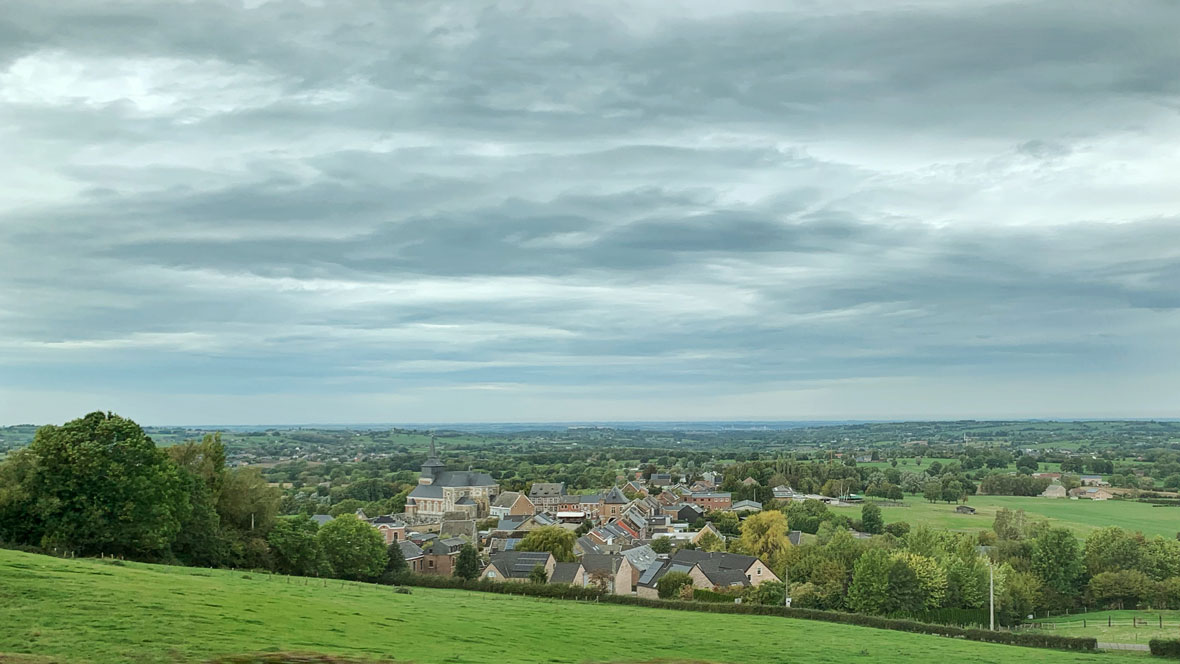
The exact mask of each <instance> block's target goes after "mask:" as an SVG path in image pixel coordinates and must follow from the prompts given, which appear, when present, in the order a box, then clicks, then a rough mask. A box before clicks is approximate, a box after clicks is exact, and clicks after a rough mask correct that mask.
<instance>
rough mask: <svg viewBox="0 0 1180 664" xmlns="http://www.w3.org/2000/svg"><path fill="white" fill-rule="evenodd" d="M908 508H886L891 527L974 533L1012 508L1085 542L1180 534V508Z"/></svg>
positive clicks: (912, 502)
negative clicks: (1126, 534)
mask: <svg viewBox="0 0 1180 664" xmlns="http://www.w3.org/2000/svg"><path fill="white" fill-rule="evenodd" d="M904 502H905V503H906V505H908V507H882V508H881V512H882V514H883V516H884V517H885V522H886V523H891V522H894V521H905V522H907V523H909V524H910V525H911V526H916V525H919V524H924V525H926V526H929V527H931V528H940V529H945V530H955V531H961V532H970V531H978V530H987V529H990V528H991V527H992V521H994V520H995V517H996V512H997V511H999V510H1000V509H1002V508H1005V507H1007V508H1008V509H1010V510H1017V509H1023V510H1024V511H1025V513H1026V514H1027V515H1029V516H1030V517H1032V518H1034V519H1048V520H1049V522H1050V523H1051V524H1053V525H1054V526H1063V527H1066V528H1069V529H1070V530H1072V531H1074V532H1075V533H1077V535H1078V536H1079V537H1082V538H1084V537H1085V536H1086V535H1088V534H1089V533H1091V532H1092V531H1094V530H1097V529H1098V528H1102V527H1104V526H1121V527H1123V528H1125V529H1127V530H1138V531H1140V532H1142V533H1143V534H1144V535H1147V536H1149V537H1151V536H1155V535H1160V536H1162V537H1167V538H1172V537H1175V536H1176V532H1177V531H1178V530H1180V508H1178V507H1153V506H1151V505H1149V504H1147V503H1137V502H1132V501H1122V500H1105V501H1091V500H1070V499H1068V498H1041V497H1039V496H1033V497H1025V496H971V499H970V500H969V501H968V502H967V503H966V504H967V505H968V506H970V507H974V508H975V510H976V512H975V514H959V513H958V512H956V511H955V505H954V504H947V503H944V502H939V503H930V502H927V501H926V500H925V499H923V498H922V497H921V496H917V497H915V496H909V497H907V498H906V499H905V501H904ZM834 509H836V510H837V512H838V513H845V514H850V515H852V513H853V512H855V513H857V514H859V511H860V507H859V506H854V507H842V508H834Z"/></svg>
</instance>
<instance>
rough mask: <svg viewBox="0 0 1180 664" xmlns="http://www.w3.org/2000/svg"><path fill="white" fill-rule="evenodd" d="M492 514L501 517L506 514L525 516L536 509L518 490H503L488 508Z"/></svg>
mask: <svg viewBox="0 0 1180 664" xmlns="http://www.w3.org/2000/svg"><path fill="white" fill-rule="evenodd" d="M489 511H490V513H491V515H492V516H494V517H496V518H497V519H503V518H504V517H506V516H527V515H529V514H532V513H534V512H536V511H537V508H536V506H535V505H533V501H531V500H529V497H528V496H526V495H524V494H523V493H520V492H518V491H505V492H504V493H502V494H500V495H499V496H496V499H495V500H494V501H492V505H491V507H490V508H489Z"/></svg>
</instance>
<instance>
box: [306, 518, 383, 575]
mask: <svg viewBox="0 0 1180 664" xmlns="http://www.w3.org/2000/svg"><path fill="white" fill-rule="evenodd" d="M316 540H318V541H319V543H320V547H321V548H322V549H323V550H324V556H325V557H326V558H327V559H328V563H329V564H330V565H331V566H332V570H333V571H334V572H335V574H336V576H338V577H340V578H342V579H352V580H354V581H367V580H370V579H375V578H377V577H378V576H380V575H381V573H382V572H383V571H385V563H386V553H385V538H383V537H382V536H381V533H379V532H377V529H376V528H374V527H372V526H370V525H369V524H367V523H365V522H364V521H361V520H360V519H358V518H357V517H356V515H353V514H342V515H340V516H338V517H336V518H335V519H332V520H331V521H329V522H328V523H326V524H324V527H323V528H320V530H319V533H317V534H316Z"/></svg>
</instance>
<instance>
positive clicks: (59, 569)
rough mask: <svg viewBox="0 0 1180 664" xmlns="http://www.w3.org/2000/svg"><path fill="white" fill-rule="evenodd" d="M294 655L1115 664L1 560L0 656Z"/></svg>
mask: <svg viewBox="0 0 1180 664" xmlns="http://www.w3.org/2000/svg"><path fill="white" fill-rule="evenodd" d="M262 651H270V652H275V651H303V652H309V651H314V652H321V653H330V654H337V655H352V656H366V657H384V658H389V659H397V660H399V661H414V662H421V663H425V662H457V663H468V664H478V663H484V662H486V663H489V664H491V663H496V664H500V663H504V662H525V663H532V664H541V663H543V662H556V663H560V662H622V661H627V662H636V661H648V660H655V659H659V660H661V661H670V660H682V659H689V660H694V661H699V662H704V661H708V662H730V663H733V664H739V663H746V662H749V663H751V664H754V663H758V664H762V663H764V662H791V663H792V664H847V663H848V662H883V663H885V664H903V663H904V664H912V663H913V662H989V663H991V664H1027V662H1029V661H1036V662H1045V663H1049V664H1056V663H1061V664H1064V663H1066V662H1095V663H1101V662H1114V661H1117V660H1118V659H1119V657H1120V656H1119V655H1117V654H1102V653H1094V654H1082V653H1070V652H1058V651H1052V650H1040V649H1029V648H1019V647H1015V646H1001V645H993V644H984V643H975V642H967V641H960V640H956V639H947V638H941V637H935V636H923V635H918V634H908V633H902V632H890V631H884V630H876V629H869V628H864V627H853V626H850V625H837V624H830V623H821V622H812V621H805V620H787V619H783V618H773V617H767V616H740V615H716V614H706V613H686V612H673V611H665V610H661V609H647V608H638V607H625V606H617V605H608V604H591V603H575V602H568V601H560V600H540V599H534V598H521V597H509V596H504V595H490V594H481V593H469V592H463V591H450V590H426V589H421V588H415V589H414V590H413V594H412V595H399V594H396V593H394V592H393V589H392V588H389V587H384V586H369V585H364V584H352V583H341V582H339V581H334V582H329V584H328V586H327V587H325V586H324V585H322V582H320V584H319V585H316V584H315V583H312V584H310V585H306V586H305V585H302V584H300V583H291V584H288V583H286V582H285V580H284V579H283V578H282V577H273V578H268V577H267V576H265V575H257V574H255V575H246V574H242V573H241V572H229V571H213V570H200V569H186V568H172V567H161V566H153V565H140V564H132V563H128V564H126V565H124V566H115V565H110V564H108V563H103V562H99V561H94V560H76V561H73V560H71V561H66V560H59V559H55V558H49V557H45V556H35V555H30V554H24V553H16V552H12V551H0V661H3V660H4V659H5V656H4V654H3V653H12V654H22V655H37V656H46V657H48V658H51V661H59V662H144V663H148V662H171V663H176V662H193V661H201V660H204V659H207V658H209V657H214V656H218V655H223V654H228V653H241V652H262Z"/></svg>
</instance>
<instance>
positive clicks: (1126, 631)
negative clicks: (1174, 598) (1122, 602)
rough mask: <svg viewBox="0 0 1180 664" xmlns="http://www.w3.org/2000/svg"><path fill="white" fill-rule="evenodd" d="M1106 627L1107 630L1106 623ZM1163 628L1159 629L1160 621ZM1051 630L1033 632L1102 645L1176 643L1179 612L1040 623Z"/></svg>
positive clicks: (1075, 617)
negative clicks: (1081, 638)
mask: <svg viewBox="0 0 1180 664" xmlns="http://www.w3.org/2000/svg"><path fill="white" fill-rule="evenodd" d="M1108 618H1109V619H1110V626H1109V627H1108V626H1107V619H1108ZM1161 618H1162V619H1163V627H1160V619H1161ZM1042 623H1049V624H1050V625H1051V626H1052V629H1039V630H1033V631H1037V632H1043V633H1045V634H1056V635H1058V636H1088V637H1093V638H1096V639H1098V640H1099V641H1102V642H1104V643H1147V642H1148V641H1150V640H1151V639H1180V611H1094V612H1091V613H1084V614H1076V615H1070V616H1059V617H1054V618H1050V619H1047V620H1042Z"/></svg>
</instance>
